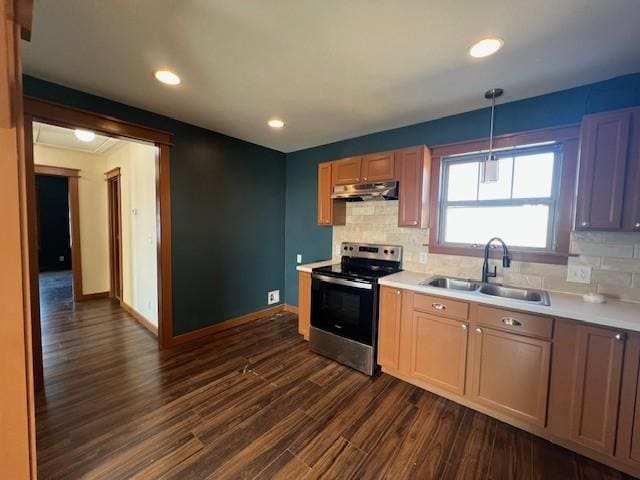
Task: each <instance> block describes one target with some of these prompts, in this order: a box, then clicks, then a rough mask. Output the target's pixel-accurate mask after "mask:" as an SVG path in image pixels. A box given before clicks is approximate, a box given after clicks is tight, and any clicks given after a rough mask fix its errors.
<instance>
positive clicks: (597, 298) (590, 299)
mask: <svg viewBox="0 0 640 480" xmlns="http://www.w3.org/2000/svg"><path fill="white" fill-rule="evenodd" d="M582 300H584V301H585V302H587V303H606V302H607V297H605V296H604V295H601V294H599V293H587V294H586V295H582Z"/></svg>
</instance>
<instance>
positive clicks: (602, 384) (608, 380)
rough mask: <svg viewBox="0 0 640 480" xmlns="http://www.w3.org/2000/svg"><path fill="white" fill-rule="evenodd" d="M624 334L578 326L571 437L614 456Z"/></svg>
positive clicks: (593, 448)
mask: <svg viewBox="0 0 640 480" xmlns="http://www.w3.org/2000/svg"><path fill="white" fill-rule="evenodd" d="M624 345H625V334H624V333H620V332H616V331H615V330H610V329H605V328H598V327H589V326H579V327H578V331H577V350H576V364H575V365H576V376H575V382H574V383H573V385H574V389H573V402H572V411H571V438H572V440H574V441H575V442H577V443H579V444H581V445H584V446H586V447H589V448H590V449H592V450H596V451H599V452H602V453H606V454H608V455H613V452H614V448H615V440H616V427H617V423H618V406H619V401H620V387H621V379H622V360H623V354H624Z"/></svg>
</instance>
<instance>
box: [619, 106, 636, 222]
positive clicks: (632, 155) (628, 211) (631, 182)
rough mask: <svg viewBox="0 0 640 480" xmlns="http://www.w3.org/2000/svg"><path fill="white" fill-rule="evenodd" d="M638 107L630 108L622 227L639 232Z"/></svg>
mask: <svg viewBox="0 0 640 480" xmlns="http://www.w3.org/2000/svg"><path fill="white" fill-rule="evenodd" d="M638 185H640V108H635V109H633V110H632V116H631V137H630V139H629V159H628V160H627V183H626V185H625V190H624V192H625V193H624V220H623V223H624V229H625V230H628V231H631V232H640V188H638Z"/></svg>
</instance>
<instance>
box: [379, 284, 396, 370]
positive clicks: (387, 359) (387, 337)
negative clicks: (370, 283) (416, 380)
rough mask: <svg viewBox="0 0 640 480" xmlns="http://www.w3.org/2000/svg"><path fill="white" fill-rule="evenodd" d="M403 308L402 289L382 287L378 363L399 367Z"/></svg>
mask: <svg viewBox="0 0 640 480" xmlns="http://www.w3.org/2000/svg"><path fill="white" fill-rule="evenodd" d="M401 308H402V291H401V290H399V289H397V288H389V287H382V288H381V289H380V313H379V321H378V363H379V364H380V365H382V366H384V367H391V368H394V369H397V368H398V355H399V352H400V312H401Z"/></svg>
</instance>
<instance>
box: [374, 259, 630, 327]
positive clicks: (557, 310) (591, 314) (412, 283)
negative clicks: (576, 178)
mask: <svg viewBox="0 0 640 480" xmlns="http://www.w3.org/2000/svg"><path fill="white" fill-rule="evenodd" d="M432 276H434V274H429V273H418V272H410V271H407V270H404V271H402V272H399V273H395V274H393V275H388V276H386V277H384V278H381V279H380V280H379V281H378V283H379V284H380V285H382V286H386V287H393V288H398V289H404V290H412V291H414V292H418V293H426V294H429V295H437V296H440V297H445V298H454V299H458V300H466V301H470V302H476V303H478V304H482V305H490V306H496V307H503V308H508V309H511V310H519V311H522V312H531V313H537V314H542V315H547V316H551V317H559V318H568V319H571V320H578V321H581V322H586V323H590V324H593V325H600V326H603V327H610V328H620V329H623V330H628V331H633V332H640V303H634V302H624V301H620V300H612V299H608V300H607V303H603V304H593V303H587V302H585V301H583V300H582V296H581V295H571V294H567V293H556V292H549V297H550V298H551V305H550V306H544V305H535V304H527V303H524V302H520V301H517V300H515V301H514V300H509V299H503V298H496V297H487V296H484V295H478V294H477V293H467V292H461V291H451V290H444V289H442V288H438V287H429V286H425V285H420V283H421V282H424V281H425V280H426V279H428V278H430V277H432Z"/></svg>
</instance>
